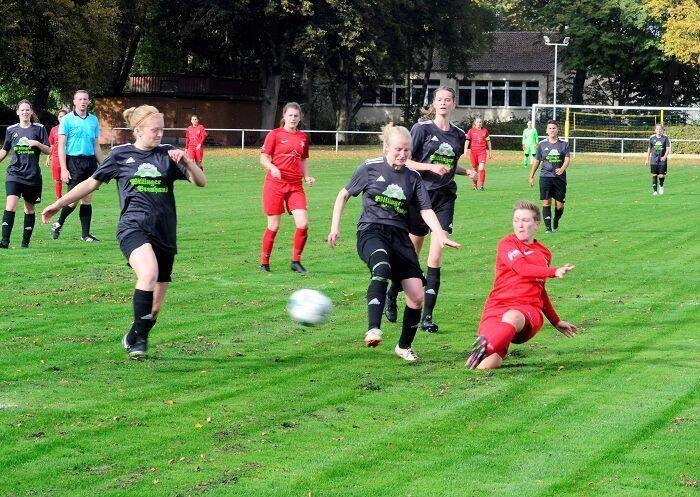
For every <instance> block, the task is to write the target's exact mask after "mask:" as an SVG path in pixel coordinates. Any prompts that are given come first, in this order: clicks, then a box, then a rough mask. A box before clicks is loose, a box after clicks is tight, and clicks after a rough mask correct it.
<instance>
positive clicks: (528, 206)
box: [513, 200, 541, 221]
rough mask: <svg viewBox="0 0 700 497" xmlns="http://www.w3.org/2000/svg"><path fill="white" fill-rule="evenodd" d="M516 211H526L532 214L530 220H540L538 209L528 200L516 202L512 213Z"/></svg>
mask: <svg viewBox="0 0 700 497" xmlns="http://www.w3.org/2000/svg"><path fill="white" fill-rule="evenodd" d="M517 210H526V211H530V212H532V219H534V220H535V221H539V220H540V219H541V218H540V208H539V207H538V206H537V204H535V203H534V202H530V201H529V200H518V201H517V202H515V203H514V204H513V213H515V211H517Z"/></svg>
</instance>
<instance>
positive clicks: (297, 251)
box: [292, 228, 309, 262]
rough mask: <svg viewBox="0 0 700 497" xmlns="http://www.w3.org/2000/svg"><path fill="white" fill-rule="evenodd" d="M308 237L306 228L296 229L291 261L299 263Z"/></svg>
mask: <svg viewBox="0 0 700 497" xmlns="http://www.w3.org/2000/svg"><path fill="white" fill-rule="evenodd" d="M308 237H309V229H308V228H297V229H296V231H295V232H294V249H293V250H292V261H294V262H299V261H301V253H302V252H303V251H304V245H306V239H307V238H308Z"/></svg>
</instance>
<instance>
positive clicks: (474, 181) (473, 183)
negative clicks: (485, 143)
mask: <svg viewBox="0 0 700 497" xmlns="http://www.w3.org/2000/svg"><path fill="white" fill-rule="evenodd" d="M472 169H474V168H472ZM474 171H476V169H474ZM472 185H474V188H476V180H475V179H473V180H472Z"/></svg>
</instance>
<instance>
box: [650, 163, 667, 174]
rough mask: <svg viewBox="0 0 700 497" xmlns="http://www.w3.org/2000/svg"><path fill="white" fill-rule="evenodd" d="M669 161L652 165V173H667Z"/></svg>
mask: <svg viewBox="0 0 700 497" xmlns="http://www.w3.org/2000/svg"><path fill="white" fill-rule="evenodd" d="M667 164H668V163H667V162H664V163H661V164H652V165H651V174H666V170H667Z"/></svg>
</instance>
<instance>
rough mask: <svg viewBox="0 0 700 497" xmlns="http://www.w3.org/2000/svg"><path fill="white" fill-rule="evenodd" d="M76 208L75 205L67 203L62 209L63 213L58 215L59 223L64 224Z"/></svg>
mask: <svg viewBox="0 0 700 497" xmlns="http://www.w3.org/2000/svg"><path fill="white" fill-rule="evenodd" d="M74 210H75V206H73V207H71V206H70V205H67V206H65V207H64V208H63V209H61V214H59V216H58V224H59V225H61V226H63V224H64V223H65V222H66V219H67V218H68V216H70V215H71V214H72V213H73V211H74Z"/></svg>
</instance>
